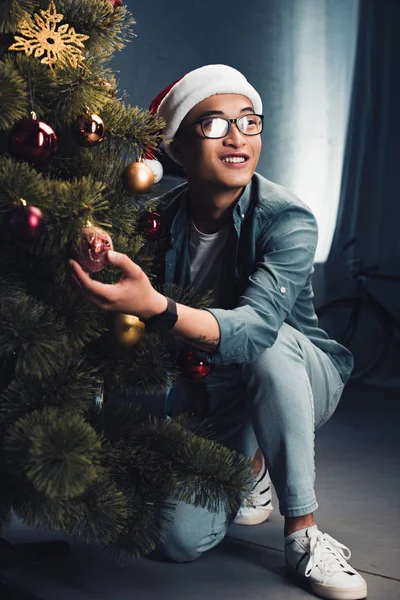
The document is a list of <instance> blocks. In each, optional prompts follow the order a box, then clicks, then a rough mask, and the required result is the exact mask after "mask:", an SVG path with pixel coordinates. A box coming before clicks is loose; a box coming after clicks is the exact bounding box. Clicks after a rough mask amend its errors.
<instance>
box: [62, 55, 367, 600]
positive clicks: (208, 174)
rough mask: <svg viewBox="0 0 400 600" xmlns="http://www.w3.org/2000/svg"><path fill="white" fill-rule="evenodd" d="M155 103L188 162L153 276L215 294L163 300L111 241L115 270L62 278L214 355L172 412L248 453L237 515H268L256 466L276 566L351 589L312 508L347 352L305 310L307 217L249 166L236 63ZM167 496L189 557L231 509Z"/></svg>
mask: <svg viewBox="0 0 400 600" xmlns="http://www.w3.org/2000/svg"><path fill="white" fill-rule="evenodd" d="M156 104H157V110H158V113H159V114H160V115H161V116H162V117H163V118H164V120H165V122H166V127H165V130H164V144H165V149H166V151H167V152H168V154H169V155H170V156H171V157H172V158H173V159H174V160H175V161H176V162H178V163H179V164H181V165H182V166H183V168H184V170H185V172H186V175H187V184H183V185H181V186H179V187H178V188H175V189H174V190H172V191H170V192H168V193H167V194H166V195H165V196H163V197H162V198H161V199H160V212H161V214H162V218H163V223H164V226H165V227H166V228H167V231H168V232H169V242H170V245H169V247H168V248H167V250H166V252H165V256H164V257H163V263H164V265H163V267H164V269H163V270H164V273H165V281H166V282H176V283H181V284H182V285H187V284H189V283H192V284H193V286H194V287H195V288H196V289H197V290H198V291H199V293H203V292H204V291H206V290H208V289H212V290H213V291H214V296H215V301H214V304H213V306H212V307H209V308H207V309H200V310H197V309H193V308H190V307H187V306H184V305H182V304H176V303H175V302H174V301H173V300H171V299H169V298H166V297H164V296H163V295H162V294H160V293H158V292H157V291H156V290H155V289H154V288H153V287H152V285H151V283H150V281H149V279H148V277H147V276H146V275H145V273H144V272H143V271H142V270H141V269H140V268H139V267H138V265H136V264H134V263H133V262H132V261H130V260H129V258H128V257H127V256H125V255H122V254H118V253H115V252H110V253H109V261H110V263H112V264H114V265H117V266H119V267H120V268H121V269H122V271H123V277H122V278H121V280H120V282H119V283H117V284H116V285H114V286H110V285H104V284H101V283H99V282H96V281H92V280H91V279H90V277H89V276H88V275H87V274H86V273H84V272H83V271H82V269H81V268H80V267H79V265H78V264H77V263H75V262H74V261H71V265H72V270H73V278H74V280H75V283H76V285H77V286H79V288H80V292H81V294H83V295H84V296H85V297H86V298H87V299H88V300H89V301H91V302H94V303H95V304H97V305H98V306H100V307H102V308H104V309H106V310H113V311H119V312H124V313H131V314H134V315H137V316H138V317H139V318H140V319H142V320H143V321H145V322H146V328H147V329H148V330H150V331H152V330H153V331H155V330H169V329H170V330H172V332H173V333H174V334H176V336H177V337H179V338H181V339H183V340H184V341H185V342H186V343H187V344H189V345H190V346H193V347H194V348H195V349H197V350H198V352H199V354H200V356H201V357H203V358H204V359H205V360H207V361H208V362H210V363H213V364H214V365H215V367H214V370H213V372H212V374H211V375H209V376H208V377H207V378H205V379H204V380H203V381H202V382H201V383H200V384H199V383H197V384H194V383H192V382H188V381H186V380H184V379H183V378H178V380H177V381H176V382H175V384H174V386H173V388H172V389H171V390H170V392H169V395H168V403H167V405H168V412H169V414H171V415H175V414H178V413H179V412H181V411H182V410H187V409H189V410H190V409H191V408H193V407H196V408H197V411H198V417H199V418H200V419H201V418H208V419H210V421H211V423H212V424H213V428H214V431H215V432H216V436H217V439H218V440H219V441H220V442H221V443H222V444H225V445H226V446H228V447H230V448H234V449H236V450H240V451H242V452H244V453H245V454H246V455H248V456H254V458H255V460H254V463H255V467H256V472H257V474H258V477H257V481H256V486H255V490H254V494H253V499H254V501H253V506H252V505H251V503H250V506H248V507H246V506H244V507H241V508H240V510H239V513H238V515H237V516H236V520H237V522H241V523H257V522H261V521H262V520H265V518H266V517H267V516H268V514H269V512H270V510H271V505H270V498H271V495H270V486H269V477H268V472H269V474H270V476H271V479H272V482H273V484H274V487H275V490H276V493H277V496H278V499H279V509H280V512H281V514H282V515H283V516H284V518H285V525H284V536H285V543H284V549H285V562H286V565H287V567H288V569H289V570H290V571H292V572H294V573H296V574H297V575H298V576H299V577H300V578H301V579H303V580H305V581H308V582H309V584H310V587H311V589H312V590H313V591H314V593H315V594H317V595H319V596H321V597H322V598H330V599H332V600H335V599H338V600H341V599H346V600H357V599H361V598H364V597H365V596H366V594H367V587H366V583H365V581H364V579H363V578H362V577H361V575H359V574H358V573H357V572H356V571H355V570H354V569H353V568H352V567H351V566H350V565H349V564H348V563H347V562H346V559H349V558H350V551H349V550H348V548H346V546H343V545H342V544H341V543H339V542H338V541H336V540H335V539H334V538H332V537H330V536H329V535H327V534H325V533H322V532H321V531H320V530H319V528H318V526H317V525H316V523H315V520H314V517H313V513H314V512H315V510H316V509H317V508H318V504H317V501H316V497H315V491H314V480H315V463H314V432H315V429H316V428H318V427H320V426H321V425H323V424H324V423H326V421H327V420H328V419H329V418H330V417H331V416H332V414H333V413H334V411H335V409H336V406H337V404H338V402H339V399H340V396H341V393H342V390H343V386H344V384H345V383H346V382H347V380H348V378H349V376H350V373H351V369H352V364H353V361H352V356H351V354H350V353H349V352H348V351H347V350H346V349H345V348H343V347H342V346H341V345H339V344H338V343H337V342H336V341H334V340H332V339H329V337H328V336H327V334H326V333H325V332H324V331H322V330H321V329H320V328H319V327H318V320H317V317H316V315H315V312H314V308H313V303H312V298H313V292H312V284H311V276H312V272H313V261H314V254H315V249H316V245H317V224H316V221H315V218H314V216H313V214H312V212H311V210H310V209H309V208H308V207H307V206H306V204H304V203H303V202H302V201H301V200H299V199H298V198H297V197H296V196H295V195H293V194H292V193H291V192H289V191H288V190H286V189H284V188H283V187H281V186H279V185H277V184H275V183H272V182H270V181H268V180H267V179H265V178H263V177H261V176H260V175H258V174H257V173H255V169H256V166H257V163H258V160H259V156H260V151H261V132H262V125H263V116H262V114H261V113H262V103H261V99H260V96H259V94H258V93H257V92H256V90H255V89H254V88H253V87H252V86H251V85H250V83H249V82H248V81H247V80H246V79H245V77H244V76H243V75H242V74H241V73H239V72H238V71H237V70H235V69H233V68H231V67H228V66H225V65H208V66H205V67H201V68H199V69H196V70H195V71H192V72H190V73H188V74H187V75H185V76H184V77H183V78H182V79H180V80H179V81H178V82H175V84H173V85H172V86H170V87H169V88H167V90H165V91H164V92H163V93H162V94H160V95H159V96H158V97H157V99H156ZM258 447H259V449H257V448H258ZM264 459H265V464H264ZM267 467H268V472H267ZM260 499H261V500H260ZM175 505H176V511H175V516H174V519H173V522H172V523H171V524H170V527H169V530H168V533H167V536H166V540H165V543H164V545H163V550H164V552H165V554H166V555H167V556H168V557H169V558H171V559H172V560H174V561H179V562H185V561H191V560H195V559H196V558H198V557H200V556H201V555H202V553H204V552H205V551H207V550H209V549H210V548H212V547H214V546H215V545H216V544H218V543H219V542H220V541H221V540H222V539H223V537H224V536H225V534H226V531H227V528H228V526H229V524H230V522H231V521H232V519H233V518H234V517H235V515H228V514H226V513H225V512H224V511H220V512H219V513H217V514H212V513H210V512H208V511H207V510H206V509H203V508H201V507H195V506H193V505H191V504H185V503H183V502H176V503H175Z"/></svg>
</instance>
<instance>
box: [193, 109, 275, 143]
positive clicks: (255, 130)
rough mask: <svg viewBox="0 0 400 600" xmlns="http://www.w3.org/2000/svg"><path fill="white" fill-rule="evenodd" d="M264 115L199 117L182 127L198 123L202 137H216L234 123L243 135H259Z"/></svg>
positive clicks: (221, 136) (225, 134)
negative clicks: (234, 117)
mask: <svg viewBox="0 0 400 600" xmlns="http://www.w3.org/2000/svg"><path fill="white" fill-rule="evenodd" d="M263 120H264V115H255V114H249V115H243V116H241V117H238V118H237V119H225V118H224V117H206V118H204V119H199V120H198V121H196V122H195V123H192V124H191V125H187V127H184V129H189V127H194V126H195V125H198V124H200V126H201V130H202V132H203V135H204V137H206V138H212V139H218V138H223V137H225V136H227V135H228V133H229V131H230V129H231V124H232V123H235V124H236V127H237V128H238V129H239V131H240V133H243V134H244V135H259V134H260V133H261V132H262V130H263Z"/></svg>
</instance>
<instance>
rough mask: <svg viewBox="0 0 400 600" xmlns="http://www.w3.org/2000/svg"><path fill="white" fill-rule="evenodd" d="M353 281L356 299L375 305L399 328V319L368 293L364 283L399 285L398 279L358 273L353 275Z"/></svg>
mask: <svg viewBox="0 0 400 600" xmlns="http://www.w3.org/2000/svg"><path fill="white" fill-rule="evenodd" d="M354 280H355V283H356V293H355V296H356V298H360V297H364V298H366V299H367V300H368V301H369V302H371V303H372V304H375V305H377V306H378V308H379V310H381V311H382V312H383V313H384V314H385V316H386V317H387V318H388V319H389V320H390V321H394V322H395V323H396V325H397V327H399V328H400V319H399V318H398V317H397V316H396V315H395V314H393V313H392V312H391V311H390V310H389V309H388V308H387V307H386V306H385V305H384V304H383V303H382V302H381V301H380V300H378V298H377V297H376V296H375V295H374V294H373V292H370V291H369V290H368V288H367V286H366V285H365V282H368V281H374V280H379V281H392V282H395V283H400V277H399V276H397V275H385V274H379V273H368V272H366V271H359V272H358V273H357V274H355V275H354Z"/></svg>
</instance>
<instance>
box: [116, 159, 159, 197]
mask: <svg viewBox="0 0 400 600" xmlns="http://www.w3.org/2000/svg"><path fill="white" fill-rule="evenodd" d="M122 179H123V182H124V186H125V188H126V189H127V190H128V192H133V193H134V194H145V193H146V192H148V191H150V190H151V187H152V185H153V184H154V173H153V171H152V170H151V169H150V167H149V166H147V165H146V163H144V162H142V161H137V162H134V163H131V164H130V165H128V166H127V167H126V168H125V169H124V171H123V173H122Z"/></svg>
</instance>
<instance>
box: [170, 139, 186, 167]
mask: <svg viewBox="0 0 400 600" xmlns="http://www.w3.org/2000/svg"><path fill="white" fill-rule="evenodd" d="M170 148H171V150H172V152H173V153H174V155H175V156H176V158H178V159H179V160H180V161H181V162H183V159H184V155H183V152H182V149H181V146H180V144H179V142H178V140H176V139H173V140H172V142H171V146H170Z"/></svg>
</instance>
